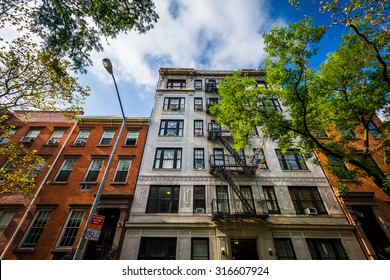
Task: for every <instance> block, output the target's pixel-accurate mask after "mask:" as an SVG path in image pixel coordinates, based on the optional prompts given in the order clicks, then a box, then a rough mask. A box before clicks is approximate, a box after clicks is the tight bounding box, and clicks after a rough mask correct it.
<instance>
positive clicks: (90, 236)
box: [85, 214, 105, 241]
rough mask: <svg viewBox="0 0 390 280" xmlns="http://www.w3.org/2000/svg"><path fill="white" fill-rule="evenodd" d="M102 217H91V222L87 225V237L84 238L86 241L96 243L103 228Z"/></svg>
mask: <svg viewBox="0 0 390 280" xmlns="http://www.w3.org/2000/svg"><path fill="white" fill-rule="evenodd" d="M104 218H105V217H104V216H102V215H96V214H95V215H92V218H91V222H90V223H89V227H88V231H87V235H86V236H85V239H87V240H93V241H98V240H99V236H100V232H101V230H102V227H103V223H104Z"/></svg>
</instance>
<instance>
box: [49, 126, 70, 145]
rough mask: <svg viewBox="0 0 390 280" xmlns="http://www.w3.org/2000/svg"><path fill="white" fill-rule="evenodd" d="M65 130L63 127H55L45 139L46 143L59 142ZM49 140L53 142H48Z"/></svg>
mask: <svg viewBox="0 0 390 280" xmlns="http://www.w3.org/2000/svg"><path fill="white" fill-rule="evenodd" d="M65 131H66V130H65V129H55V130H54V131H53V133H52V134H51V135H50V138H49V140H47V142H46V144H57V143H58V142H60V140H61V138H62V136H64V134H65ZM50 141H53V142H54V143H50Z"/></svg>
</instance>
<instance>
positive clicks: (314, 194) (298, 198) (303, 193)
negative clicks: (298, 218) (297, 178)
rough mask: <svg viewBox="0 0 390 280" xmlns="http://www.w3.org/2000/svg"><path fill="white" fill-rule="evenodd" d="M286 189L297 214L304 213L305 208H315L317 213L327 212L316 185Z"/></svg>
mask: <svg viewBox="0 0 390 280" xmlns="http://www.w3.org/2000/svg"><path fill="white" fill-rule="evenodd" d="M288 189H289V192H290V196H291V199H292V201H293V204H294V208H295V211H296V212H297V214H304V213H305V209H307V208H315V209H316V210H317V213H318V214H327V213H326V209H325V206H324V203H323V202H322V199H321V196H320V193H319V192H318V190H317V188H316V187H288Z"/></svg>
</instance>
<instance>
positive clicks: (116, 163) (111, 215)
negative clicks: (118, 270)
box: [0, 112, 149, 260]
mask: <svg viewBox="0 0 390 280" xmlns="http://www.w3.org/2000/svg"><path fill="white" fill-rule="evenodd" d="M9 122H11V123H14V124H16V127H17V130H16V132H15V134H14V135H13V137H12V139H10V140H9V141H15V142H22V143H24V145H26V146H28V147H29V149H35V150H37V151H38V154H39V155H40V156H42V157H43V158H45V159H46V164H45V166H44V167H43V169H42V170H41V171H40V172H39V175H38V177H37V178H36V185H37V189H36V190H37V192H38V193H37V194H36V197H35V198H34V199H33V200H26V199H24V198H23V197H22V196H20V195H15V194H3V195H1V196H0V210H1V213H2V215H1V217H0V218H1V223H2V227H3V230H4V231H3V234H2V235H1V236H0V250H1V252H2V254H3V259H28V260H32V259H39V260H44V259H63V258H71V257H72V254H73V252H74V250H75V248H76V247H77V246H78V244H79V240H80V238H81V235H82V232H83V230H84V228H85V226H86V221H87V218H88V216H89V214H90V209H91V206H92V204H93V201H94V199H95V195H96V193H97V190H98V188H99V186H100V183H101V182H102V179H103V176H104V175H105V174H106V168H107V164H108V160H109V157H110V155H111V152H112V150H113V146H114V143H115V141H116V139H117V137H118V134H119V129H120V126H121V124H122V118H117V117H84V116H81V117H80V118H79V119H78V120H77V121H75V120H69V119H67V118H65V117H64V116H63V115H62V114H61V113H56V112H36V113H33V114H29V116H28V117H27V119H26V121H24V118H23V116H21V115H20V114H18V113H17V112H16V113H15V114H14V115H13V116H12V117H11V118H10V119H9ZM148 126H149V120H148V118H138V117H134V118H127V120H126V124H125V129H124V132H123V134H122V137H121V139H119V142H118V143H119V145H118V148H117V150H116V153H115V155H114V157H113V161H112V165H111V168H110V170H109V171H107V178H106V179H107V180H106V184H105V185H104V189H103V192H102V196H101V198H100V201H99V204H98V211H97V213H98V214H100V215H103V216H105V220H104V224H103V227H102V230H101V234H100V238H99V240H98V241H88V242H87V243H86V246H85V248H84V250H83V254H82V258H83V259H105V258H106V259H107V258H108V259H115V258H118V257H119V254H120V252H119V250H120V248H121V242H122V239H123V229H124V228H123V224H124V222H125V221H126V220H127V218H128V215H129V209H130V207H131V202H132V198H133V193H134V187H135V183H136V180H137V176H138V170H139V166H140V163H141V159H142V153H143V149H144V145H145V140H146V135H147V130H148ZM0 160H1V162H0V166H2V165H3V164H6V159H5V158H0ZM26 209H27V210H28V211H27V214H26V215H25V213H26ZM19 225H20V226H19ZM18 226H19V228H18ZM15 230H17V231H16V234H15ZM10 241H11V242H10Z"/></svg>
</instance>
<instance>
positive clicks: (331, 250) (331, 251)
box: [306, 238, 348, 260]
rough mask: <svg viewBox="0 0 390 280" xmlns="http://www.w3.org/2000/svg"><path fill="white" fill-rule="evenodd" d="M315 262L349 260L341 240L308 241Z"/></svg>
mask: <svg viewBox="0 0 390 280" xmlns="http://www.w3.org/2000/svg"><path fill="white" fill-rule="evenodd" d="M306 242H307V246H309V251H310V255H311V258H312V259H313V260H348V256H347V254H346V252H345V250H344V248H343V245H342V244H341V241H340V240H339V239H314V238H313V239H310V238H308V239H306Z"/></svg>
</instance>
